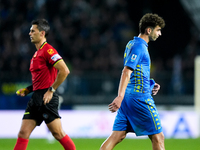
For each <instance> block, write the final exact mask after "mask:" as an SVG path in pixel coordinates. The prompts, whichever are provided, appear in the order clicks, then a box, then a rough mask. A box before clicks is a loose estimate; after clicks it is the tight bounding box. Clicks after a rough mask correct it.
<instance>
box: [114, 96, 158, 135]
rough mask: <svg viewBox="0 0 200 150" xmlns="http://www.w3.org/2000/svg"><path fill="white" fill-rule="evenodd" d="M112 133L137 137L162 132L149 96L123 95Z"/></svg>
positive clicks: (152, 101)
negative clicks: (124, 133)
mask: <svg viewBox="0 0 200 150" xmlns="http://www.w3.org/2000/svg"><path fill="white" fill-rule="evenodd" d="M113 131H127V132H135V134H136V135H137V136H141V135H152V134H157V133H160V132H162V126H161V121H160V118H159V115H158V111H157V109H156V106H155V104H154V100H153V98H152V96H151V95H150V94H146V95H145V96H144V95H143V96H138V95H134V94H125V96H124V99H123V101H122V104H121V107H120V108H119V110H118V112H117V116H116V118H115V122H114V125H113Z"/></svg>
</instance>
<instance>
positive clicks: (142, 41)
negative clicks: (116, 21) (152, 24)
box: [134, 36, 148, 47]
mask: <svg viewBox="0 0 200 150" xmlns="http://www.w3.org/2000/svg"><path fill="white" fill-rule="evenodd" d="M134 40H136V41H138V42H141V43H143V44H144V45H146V47H148V44H147V42H146V41H145V40H143V39H142V38H140V37H137V36H134Z"/></svg>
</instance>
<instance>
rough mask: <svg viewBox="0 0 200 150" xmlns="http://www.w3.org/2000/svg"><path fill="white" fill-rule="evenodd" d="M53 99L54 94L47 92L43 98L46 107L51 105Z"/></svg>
mask: <svg viewBox="0 0 200 150" xmlns="http://www.w3.org/2000/svg"><path fill="white" fill-rule="evenodd" d="M52 97H53V92H51V91H49V90H47V92H46V93H45V94H44V97H43V101H44V105H46V104H47V103H49V102H50V100H51V99H52Z"/></svg>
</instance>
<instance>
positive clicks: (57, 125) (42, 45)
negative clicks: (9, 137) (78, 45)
mask: <svg viewBox="0 0 200 150" xmlns="http://www.w3.org/2000/svg"><path fill="white" fill-rule="evenodd" d="M49 30H50V26H49V23H48V21H47V20H45V19H38V20H33V21H32V26H31V28H30V32H29V35H30V39H31V42H32V43H33V44H35V47H36V49H37V51H36V52H35V54H34V55H33V57H32V59H31V62H30V69H29V70H30V72H31V75H32V85H31V86H29V87H27V88H24V89H20V90H18V91H17V92H16V93H17V95H19V96H26V95H27V94H28V93H31V92H33V95H32V97H31V99H30V101H29V102H28V104H27V108H26V111H25V113H24V116H23V119H22V124H21V128H20V131H19V133H18V139H17V142H16V145H15V147H14V150H26V148H27V145H28V141H29V136H30V134H31V133H32V131H33V130H34V129H35V127H36V126H40V124H41V123H42V122H43V121H45V123H46V125H47V127H48V128H49V130H50V131H51V133H52V135H53V136H54V138H55V139H56V140H58V141H59V142H60V143H61V144H62V146H63V147H64V149H65V150H75V149H76V148H75V145H74V143H73V141H72V140H71V138H70V137H69V136H68V135H67V134H66V133H65V132H64V131H63V128H62V126H61V120H60V118H61V117H60V116H59V113H58V101H59V99H58V94H57V93H56V91H55V90H56V89H57V88H58V86H59V85H60V84H61V83H62V82H63V81H64V80H65V79H66V77H67V76H68V74H69V73H70V71H69V69H68V67H67V66H66V64H65V62H64V60H63V59H62V57H61V56H60V55H59V54H58V52H57V51H56V49H55V48H53V47H52V46H51V45H50V44H48V43H47V39H46V37H47V35H48V33H49Z"/></svg>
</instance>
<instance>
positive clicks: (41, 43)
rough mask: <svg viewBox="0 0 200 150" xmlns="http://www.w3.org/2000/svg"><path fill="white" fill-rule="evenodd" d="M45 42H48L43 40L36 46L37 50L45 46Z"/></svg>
mask: <svg viewBox="0 0 200 150" xmlns="http://www.w3.org/2000/svg"><path fill="white" fill-rule="evenodd" d="M44 42H46V39H43V40H41V41H40V42H38V43H36V44H35V47H36V49H37V50H39V49H40V47H41V46H42V45H43V44H44Z"/></svg>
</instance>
